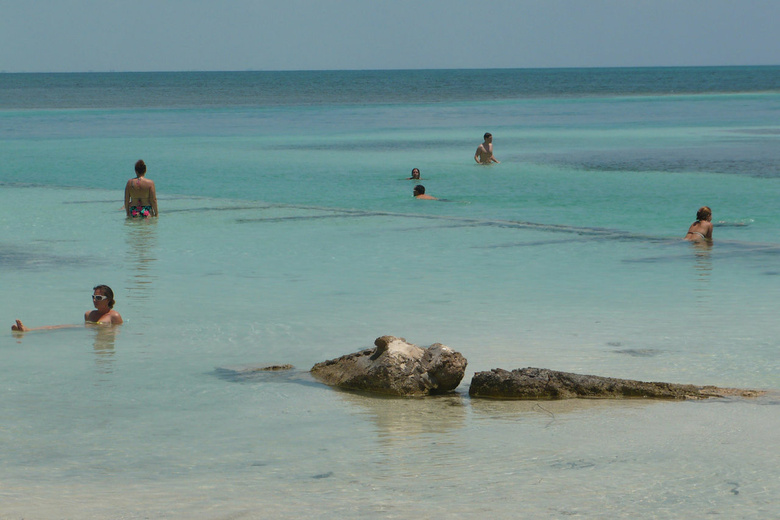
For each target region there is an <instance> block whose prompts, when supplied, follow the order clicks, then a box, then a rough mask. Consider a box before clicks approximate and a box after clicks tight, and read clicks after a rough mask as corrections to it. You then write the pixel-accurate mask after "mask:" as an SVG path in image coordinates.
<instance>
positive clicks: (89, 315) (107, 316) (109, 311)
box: [11, 285, 122, 332]
mask: <svg viewBox="0 0 780 520" xmlns="http://www.w3.org/2000/svg"><path fill="white" fill-rule="evenodd" d="M115 303H116V302H115V301H114V291H112V290H111V287H109V286H108V285H97V286H95V287H94V288H93V289H92V305H94V306H95V309H94V310H91V311H87V312H85V313H84V323H87V324H98V325H121V324H122V316H121V315H120V314H119V313H118V312H117V311H115V310H114V304H115ZM70 327H78V325H49V326H46V327H36V328H32V329H31V328H29V327H25V326H24V324H23V323H22V322H21V320H16V324H15V325H11V330H12V331H14V332H29V331H32V330H51V329H66V328H70Z"/></svg>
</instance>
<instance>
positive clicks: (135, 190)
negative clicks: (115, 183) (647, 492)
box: [125, 159, 157, 218]
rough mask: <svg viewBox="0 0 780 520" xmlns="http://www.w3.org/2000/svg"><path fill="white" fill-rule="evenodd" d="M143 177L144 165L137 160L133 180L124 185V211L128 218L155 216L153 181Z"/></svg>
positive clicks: (155, 198)
mask: <svg viewBox="0 0 780 520" xmlns="http://www.w3.org/2000/svg"><path fill="white" fill-rule="evenodd" d="M145 175H146V164H145V163H144V162H143V161H142V160H140V159H139V160H138V162H137V163H135V179H130V180H129V181H127V184H126V185H125V211H126V212H127V216H128V217H130V218H135V217H144V218H145V217H156V216H157V192H156V191H155V189H154V181H153V180H151V179H147V178H146V177H145Z"/></svg>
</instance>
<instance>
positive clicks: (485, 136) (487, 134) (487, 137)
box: [482, 132, 493, 141]
mask: <svg viewBox="0 0 780 520" xmlns="http://www.w3.org/2000/svg"><path fill="white" fill-rule="evenodd" d="M482 137H483V138H484V139H485V141H487V140H488V139H490V138H491V137H493V134H491V133H490V132H485V135H483V136H482Z"/></svg>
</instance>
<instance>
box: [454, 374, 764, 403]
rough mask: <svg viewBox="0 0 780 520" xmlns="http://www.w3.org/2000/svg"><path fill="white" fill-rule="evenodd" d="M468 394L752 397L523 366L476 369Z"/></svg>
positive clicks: (503, 396)
mask: <svg viewBox="0 0 780 520" xmlns="http://www.w3.org/2000/svg"><path fill="white" fill-rule="evenodd" d="M469 395H470V396H472V397H489V398H494V399H570V398H574V397H584V398H588V397H589V398H602V399H607V398H613V399H614V398H632V397H633V398H654V399H706V398H708V397H719V396H724V395H741V396H743V397H755V396H756V395H758V394H757V393H756V392H755V391H751V390H735V389H728V388H722V389H720V388H717V387H712V386H703V387H700V386H695V385H679V384H674V383H647V382H644V381H634V380H631V379H615V378H611V377H600V376H588V375H580V374H571V373H568V372H557V371H555V370H547V369H545V368H522V369H517V370H512V371H511V372H509V371H507V370H502V369H500V368H495V369H493V370H491V371H489V372H477V373H476V374H474V377H473V378H472V380H471V387H470V388H469Z"/></svg>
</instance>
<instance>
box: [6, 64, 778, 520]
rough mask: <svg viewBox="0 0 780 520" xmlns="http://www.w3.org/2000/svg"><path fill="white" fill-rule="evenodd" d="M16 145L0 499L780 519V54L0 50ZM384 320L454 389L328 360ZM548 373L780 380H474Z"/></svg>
mask: <svg viewBox="0 0 780 520" xmlns="http://www.w3.org/2000/svg"><path fill="white" fill-rule="evenodd" d="M485 132H491V133H492V134H493V136H494V149H495V155H496V157H497V158H498V160H500V161H501V163H500V164H496V165H492V166H480V165H477V164H475V162H474V160H473V156H474V151H475V150H476V147H477V145H479V144H480V143H481V142H482V135H483V134H484V133H485ZM0 157H2V161H1V162H0V205H2V207H3V208H4V211H3V212H2V216H0V277H1V278H0V279H2V289H3V297H2V298H1V299H0V315H2V317H3V320H4V323H5V326H6V327H7V329H6V333H4V334H0V351H1V352H2V357H3V363H2V364H1V365H0V373H1V374H2V375H1V376H0V380H1V381H2V384H3V392H2V396H0V414H1V415H0V419H1V420H0V518H2V519H6V518H7V519H18V518H28V519H65V518H67V519H117V518H122V519H142V518H166V519H228V518H229V519H238V518H247V519H254V518H262V519H265V518H274V519H276V518H282V519H287V518H289V519H293V518H302V517H310V518H321V519H328V520H329V519H337V518H338V519H341V518H355V519H357V518H410V517H416V518H475V519H476V518H486V517H487V518H572V517H574V518H594V519H596V518H598V519H601V518H632V519H633V518H705V517H707V518H709V517H720V518H741V519H762V520H763V519H766V518H777V504H778V503H780V478H779V477H780V471H779V470H778V468H780V453H779V452H778V450H777V449H776V446H777V445H778V443H780V406H778V405H780V394H778V389H780V355H779V354H780V325H779V324H778V319H777V309H778V304H779V303H780V290H778V289H780V225H778V223H780V207H779V206H778V204H777V201H778V199H779V198H780V67H712V68H709V67H701V68H637V69H628V68H626V69H538V70H537V69H534V70H525V69H518V70H503V69H502V70H414V71H400V70H397V71H318V72H304V71H301V72H183V73H83V74H81V73H79V74H76V73H74V74H0ZM138 159H143V160H144V161H145V162H146V164H147V166H148V168H149V170H148V173H147V177H148V178H150V179H152V180H154V181H155V183H156V186H157V192H158V198H159V210H160V216H159V218H157V219H150V220H145V221H133V220H127V219H126V218H125V216H124V211H123V210H122V209H121V207H122V203H123V199H122V197H123V190H124V185H125V182H126V181H127V180H128V179H129V178H131V177H134V173H133V165H134V163H135V161H136V160H138ZM413 167H417V168H419V169H420V171H421V175H422V180H421V181H419V182H420V183H422V184H424V185H425V187H426V189H427V192H428V193H429V194H431V195H433V196H435V197H438V198H439V199H441V200H435V201H427V200H416V199H414V198H413V197H412V188H413V186H414V185H415V184H417V182H414V181H410V180H407V178H408V177H409V176H410V172H411V169H412V168H413ZM703 205H707V206H710V207H711V208H712V211H713V222H714V224H715V228H714V233H713V236H714V240H713V242H712V244H711V245H701V244H693V243H689V242H686V241H683V240H681V238H682V237H683V236H684V235H685V232H686V231H687V229H688V226H689V225H690V224H691V223H692V222H693V221H694V220H695V215H696V210H697V209H698V208H699V207H700V206H703ZM98 284H107V285H109V286H111V287H112V288H113V290H114V293H115V298H116V301H117V303H116V307H115V308H116V309H117V310H118V311H119V312H120V313H121V314H122V316H123V318H124V321H125V323H124V324H123V325H121V326H119V327H114V328H110V329H109V328H95V327H82V326H81V320H82V315H83V314H82V313H83V312H84V311H86V310H88V309H91V300H90V295H91V294H92V287H93V286H95V285H98ZM15 319H21V320H22V321H23V322H24V323H25V325H27V326H28V327H40V326H45V325H55V324H75V325H78V326H77V327H74V328H68V329H61V330H41V331H33V332H29V333H26V334H24V335H14V334H12V333H11V331H10V326H11V324H13V323H14V320H15ZM383 335H394V336H398V337H403V338H406V339H407V340H408V341H409V342H411V343H415V344H418V345H421V346H428V345H430V344H432V343H437V342H438V343H443V344H445V345H447V346H449V347H450V348H452V349H454V350H456V351H458V352H461V353H462V354H463V355H464V356H465V357H466V359H467V360H468V363H469V364H468V367H467V370H466V375H465V377H464V379H463V382H462V383H461V385H460V387H459V388H458V389H457V391H456V392H455V393H453V394H451V395H445V396H438V397H431V398H425V399H394V398H386V397H378V396H369V395H363V394H357V393H350V392H345V391H339V390H336V389H333V388H330V387H327V386H324V385H322V384H319V383H318V382H316V381H315V380H313V379H312V378H311V377H310V376H309V374H308V370H309V369H310V368H311V367H312V365H314V364H315V363H317V362H320V361H324V360H326V359H332V358H335V357H339V356H341V355H344V354H348V353H352V352H355V351H357V350H361V349H365V348H369V347H371V346H373V342H374V339H375V338H377V337H379V336H383ZM285 363H289V364H292V365H294V367H295V368H294V369H293V370H290V371H284V372H273V373H258V372H254V373H252V372H246V371H243V369H245V368H246V367H250V366H254V365H259V364H285ZM528 366H531V367H541V368H549V369H553V370H562V371H568V372H576V373H582V374H594V375H601V376H609V377H620V378H629V379H640V380H646V381H667V382H673V383H691V384H699V385H717V386H723V387H738V388H752V389H761V390H767V391H768V392H767V395H766V396H764V397H760V398H756V399H736V398H728V399H712V400H708V401H690V402H667V401H646V400H618V401H603V400H572V401H540V402H536V401H533V402H525V401H523V402H518V401H492V400H482V399H471V398H469V396H468V385H469V382H470V380H471V377H472V376H473V374H474V373H475V372H478V371H483V370H490V369H492V368H504V369H507V370H512V369H515V368H523V367H528Z"/></svg>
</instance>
